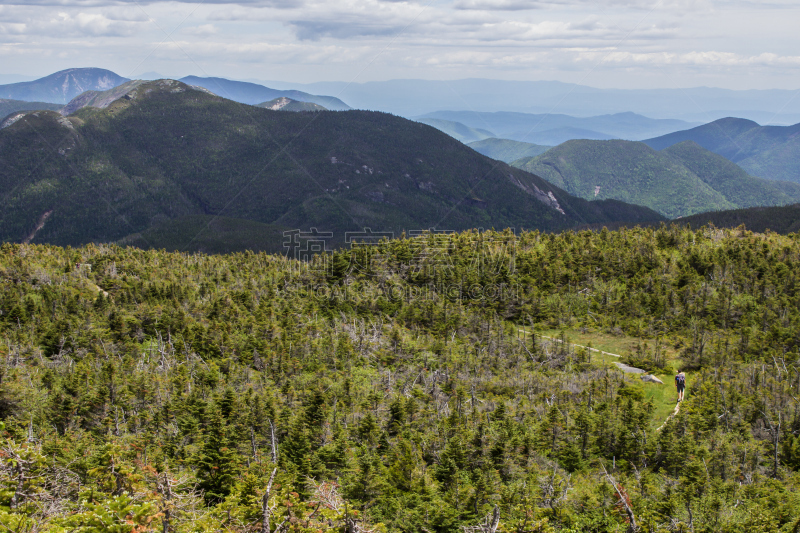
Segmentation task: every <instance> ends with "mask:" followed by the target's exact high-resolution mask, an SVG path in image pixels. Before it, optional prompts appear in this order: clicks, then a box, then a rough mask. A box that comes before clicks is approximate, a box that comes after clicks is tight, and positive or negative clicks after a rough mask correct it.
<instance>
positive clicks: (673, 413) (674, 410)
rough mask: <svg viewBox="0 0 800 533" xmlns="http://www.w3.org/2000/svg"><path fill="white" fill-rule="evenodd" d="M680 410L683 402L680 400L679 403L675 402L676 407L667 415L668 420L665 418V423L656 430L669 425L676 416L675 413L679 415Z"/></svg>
mask: <svg viewBox="0 0 800 533" xmlns="http://www.w3.org/2000/svg"><path fill="white" fill-rule="evenodd" d="M680 412H681V402H678V403H677V404H675V409H673V410H672V413H671V414H670V415H669V416H668V417H667V419H666V420H664V423H663V424H661V427H659V428H658V429H657V430H656V431H661V430H662V429H664V426H666V425H667V422H669V421H670V420H672V419H673V418H675V415H677V414H678V413H680Z"/></svg>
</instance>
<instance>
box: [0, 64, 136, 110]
mask: <svg viewBox="0 0 800 533" xmlns="http://www.w3.org/2000/svg"><path fill="white" fill-rule="evenodd" d="M127 81H129V80H128V78H123V77H122V76H119V75H118V74H116V73H114V72H112V71H110V70H106V69H102V68H69V69H65V70H61V71H59V72H56V73H53V74H50V75H49V76H45V77H43V78H39V79H38V80H33V81H26V82H20V83H12V84H10V85H0V98H13V99H15V100H24V101H26V102H34V101H38V102H50V103H57V104H66V103H67V102H69V101H70V100H72V99H73V98H75V97H76V96H78V95H79V94H81V93H84V92H86V91H106V90H109V89H112V88H114V87H117V86H119V85H121V84H123V83H125V82H127Z"/></svg>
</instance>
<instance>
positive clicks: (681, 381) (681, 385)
mask: <svg viewBox="0 0 800 533" xmlns="http://www.w3.org/2000/svg"><path fill="white" fill-rule="evenodd" d="M675 388H676V389H678V403H680V402H682V401H683V390H684V389H685V388H686V374H684V373H683V371H681V370H678V374H677V375H676V376H675Z"/></svg>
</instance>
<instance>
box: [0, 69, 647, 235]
mask: <svg viewBox="0 0 800 533" xmlns="http://www.w3.org/2000/svg"><path fill="white" fill-rule="evenodd" d="M98 96H99V97H100V98H101V99H102V98H103V97H102V96H100V95H96V96H95V98H96V97H98ZM114 96H117V98H116V99H115V100H113V101H112V102H111V103H110V104H109V105H108V106H107V107H106V108H104V109H101V108H97V107H91V106H87V107H82V108H80V109H78V110H77V111H76V112H74V113H73V114H71V115H69V116H67V117H64V116H62V115H61V114H59V113H56V112H52V111H38V112H28V113H20V114H19V115H16V116H14V117H13V118H12V120H10V121H6V123H5V124H4V126H5V127H3V129H2V130H0V160H3V161H4V162H5V163H6V164H5V165H3V166H2V167H0V190H2V191H4V193H3V202H4V206H5V208H4V210H3V212H2V213H0V232H2V234H0V239H2V240H10V241H30V242H49V243H55V244H63V245H66V244H79V243H85V242H109V241H123V242H132V241H135V240H136V239H144V242H145V243H147V244H148V245H150V246H155V247H158V246H159V245H161V244H162V243H164V242H171V243H172V244H171V246H174V247H176V248H182V249H199V248H201V247H202V246H201V245H200V243H199V242H198V239H196V238H195V237H198V236H200V235H201V234H203V232H204V231H206V230H207V229H208V228H210V227H212V225H214V224H217V229H216V230H215V231H216V232H217V233H216V234H218V235H229V234H230V231H229V230H230V227H231V225H233V227H235V225H236V221H237V220H238V221H244V222H242V223H241V224H242V227H245V226H246V227H248V228H250V229H249V230H248V231H249V232H250V233H249V235H251V239H252V240H250V241H249V242H248V243H247V245H246V247H249V248H254V247H258V246H260V247H262V248H263V247H265V246H266V244H265V243H267V241H271V240H272V241H271V242H274V236H275V235H277V234H279V233H280V232H281V231H282V230H285V229H296V228H305V229H307V228H311V227H316V228H319V229H320V231H331V232H334V233H335V235H336V238H339V239H342V238H343V237H344V235H343V232H345V231H356V230H358V231H363V229H364V228H365V227H369V228H372V229H374V230H376V231H377V230H383V231H393V232H398V233H399V232H400V231H402V230H404V229H426V228H431V227H435V228H439V229H452V230H459V229H466V228H473V227H486V228H489V227H496V228H505V227H515V228H518V229H521V228H531V229H532V228H538V229H542V230H560V229H566V228H571V227H577V226H580V225H584V224H593V223H594V224H596V223H606V222H613V221H617V220H626V221H631V222H634V223H635V222H637V221H647V220H660V219H662V218H661V217H660V216H659V215H658V214H657V213H655V212H654V211H652V210H650V209H648V208H645V207H639V206H633V205H628V204H625V203H623V202H619V201H616V200H604V201H595V202H590V201H587V200H584V199H580V198H576V197H574V196H571V195H569V194H567V193H566V192H564V191H563V190H561V189H559V188H557V187H555V186H553V185H551V184H550V183H548V182H546V181H544V180H542V179H541V178H539V177H537V176H535V175H532V174H530V173H527V172H525V171H522V170H520V169H516V168H513V167H510V166H508V165H506V164H504V163H501V162H497V161H493V160H491V159H489V158H487V157H485V156H483V155H481V154H479V153H477V152H475V151H474V150H472V149H471V148H469V147H467V146H465V145H463V144H462V143H459V142H458V141H456V140H454V139H452V138H450V137H448V136H447V135H444V134H443V133H441V132H439V131H438V130H436V129H434V128H431V127H429V126H426V125H424V124H419V123H417V122H413V121H409V120H406V119H403V118H400V117H396V116H392V115H389V114H385V113H379V112H367V111H350V112H347V113H330V112H323V113H313V114H307V113H283V112H278V111H272V110H268V109H261V108H257V107H251V106H242V105H240V104H237V103H235V102H232V101H230V100H227V99H224V98H221V97H219V96H216V95H213V94H210V93H209V92H207V91H201V90H199V89H196V88H193V87H191V86H188V85H186V84H183V83H181V82H178V81H174V80H160V81H157V82H146V83H140V84H138V85H136V86H134V87H133V88H131V89H130V90H129V91H127V92H126V93H125V94H123V95H121V96H118V94H115V95H114ZM220 219H222V220H220ZM221 222H224V224H223V226H224V227H219V223H221ZM259 225H260V226H259ZM226 228H227V229H226ZM253 228H255V229H253ZM258 228H260V229H258ZM226 232H227V233H226ZM178 233H179V234H178ZM207 236H208V237H207V238H208V239H211V240H213V238H214V235H213V234H207ZM155 237H158V238H159V239H161V241H156V242H154V241H153V240H150V239H151V238H155ZM126 240H127V241H126ZM200 240H202V239H200ZM242 246H245V244H243V245H242Z"/></svg>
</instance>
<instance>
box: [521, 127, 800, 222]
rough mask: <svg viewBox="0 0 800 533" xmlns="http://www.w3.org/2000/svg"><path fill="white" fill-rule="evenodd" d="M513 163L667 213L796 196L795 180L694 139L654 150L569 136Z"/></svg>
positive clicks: (565, 184) (568, 185)
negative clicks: (761, 171)
mask: <svg viewBox="0 0 800 533" xmlns="http://www.w3.org/2000/svg"><path fill="white" fill-rule="evenodd" d="M512 164H513V165H514V166H516V167H518V168H521V169H524V170H527V171H529V172H532V173H534V174H537V175H539V176H541V177H543V178H545V179H546V180H548V181H550V182H551V183H553V184H554V185H556V186H558V187H561V188H563V189H564V190H566V191H567V192H569V193H571V194H574V195H576V196H580V197H582V198H586V199H592V198H614V199H617V200H622V201H624V202H630V203H634V204H639V205H644V206H647V207H650V208H651V209H654V210H656V211H658V212H659V213H661V214H663V215H666V216H668V217H670V218H676V217H682V216H686V215H692V214H695V213H699V212H703V211H713V210H720V209H731V208H735V207H750V206H755V205H780V204H788V203H792V202H796V201H797V200H798V199H800V186H798V185H797V184H794V183H788V182H781V183H777V182H772V181H768V180H763V179H759V178H754V177H752V176H749V175H748V174H747V173H746V172H744V171H743V170H742V169H741V168H740V167H738V166H736V165H735V164H733V163H731V162H730V161H728V160H726V159H725V158H724V157H721V156H719V155H716V154H714V153H712V152H709V151H708V150H705V149H703V148H701V147H700V146H698V145H697V144H695V143H693V142H684V143H679V144H677V145H674V146H672V147H670V148H668V149H666V150H662V151H660V152H657V151H655V150H653V149H652V148H650V147H648V146H647V145H645V144H644V143H640V142H632V141H618V140H615V141H588V140H585V141H568V142H566V143H563V144H561V145H559V146H557V147H555V148H552V149H550V150H548V151H547V152H545V153H544V154H542V155H540V156H538V157H535V158H529V159H520V160H518V161H515V162H514V163H512Z"/></svg>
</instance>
